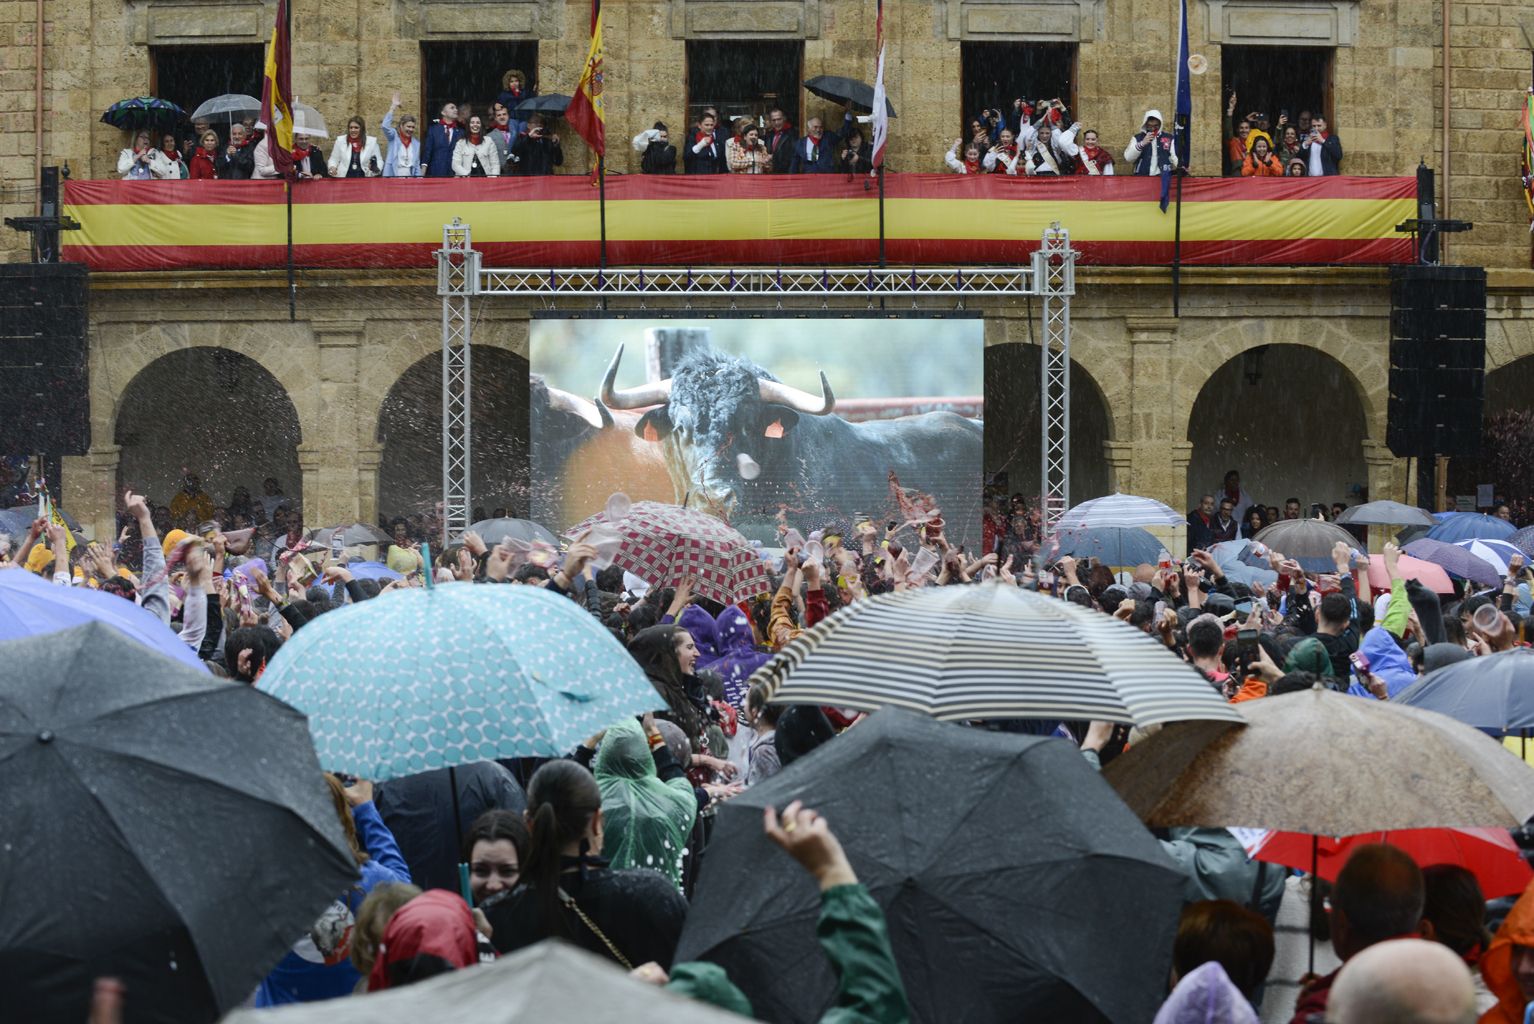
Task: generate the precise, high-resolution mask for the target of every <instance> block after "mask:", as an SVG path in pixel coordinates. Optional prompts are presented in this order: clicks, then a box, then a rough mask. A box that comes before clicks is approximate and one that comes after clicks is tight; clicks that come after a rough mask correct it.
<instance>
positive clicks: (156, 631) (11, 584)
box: [0, 569, 207, 679]
mask: <svg viewBox="0 0 1534 1024" xmlns="http://www.w3.org/2000/svg"><path fill="white" fill-rule="evenodd" d="M87 622H102V623H105V624H106V625H108V626H111V627H112V628H113V629H114V630H116V631H117V633H118V634H120V635H122V636H125V637H127V638H128V639H130V640H132V641H133V642H134V643H137V644H139V645H140V646H143V647H146V648H148V649H149V650H151V651H155V652H156V653H158V654H161V655H164V656H165V657H167V658H170V659H171V660H173V661H179V662H180V663H181V664H182V665H183V666H185V667H186V668H188V669H194V670H196V671H198V672H200V673H206V672H207V669H206V668H204V667H203V664H202V662H201V660H199V659H198V657H197V652H196V651H194V650H192V649H191V648H190V647H188V646H187V645H186V644H184V643H182V642H181V638H180V637H179V636H177V635H176V634H175V633H174V632H172V631H171V629H170V627H169V626H167V625H165V623H163V622H161V621H160V620H159V618H158V617H157V616H156V615H155V614H154V613H153V612H147V611H145V610H144V609H142V608H140V607H139V606H138V605H136V604H134V603H133V602H132V601H129V600H125V599H124V598H121V597H118V596H117V595H116V594H105V593H102V592H101V591H99V590H93V589H91V588H90V587H60V586H56V585H54V584H52V583H49V582H48V581H46V580H43V579H41V578H39V577H37V576H34V575H33V574H32V573H30V572H27V571H25V570H23V569H11V570H9V571H8V572H0V641H3V640H20V639H22V638H24V637H29V636H39V635H41V634H45V633H53V632H56V631H57V630H61V629H69V628H70V627H72V626H82V625H84V624H86V623H87ZM203 678H204V679H206V678H207V677H206V675H204V677H203Z"/></svg>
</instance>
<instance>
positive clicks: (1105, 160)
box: [1077, 146, 1113, 173]
mask: <svg viewBox="0 0 1534 1024" xmlns="http://www.w3.org/2000/svg"><path fill="white" fill-rule="evenodd" d="M1077 159H1078V160H1080V161H1081V169H1082V170H1086V168H1087V164H1089V163H1090V164H1091V165H1092V166H1094V167H1096V168H1097V170H1098V172H1099V173H1101V172H1102V171H1103V169H1104V168H1106V167H1109V166H1111V165H1112V164H1113V157H1112V156H1110V155H1109V154H1108V151H1107V150H1106V149H1104V148H1103V147H1101V146H1082V147H1081V153H1080V154H1079V155H1078V156H1077Z"/></svg>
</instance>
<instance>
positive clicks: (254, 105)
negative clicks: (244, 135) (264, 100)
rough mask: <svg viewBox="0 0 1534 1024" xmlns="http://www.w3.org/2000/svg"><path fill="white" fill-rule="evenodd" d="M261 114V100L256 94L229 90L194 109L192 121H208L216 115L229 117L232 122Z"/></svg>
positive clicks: (204, 101)
mask: <svg viewBox="0 0 1534 1024" xmlns="http://www.w3.org/2000/svg"><path fill="white" fill-rule="evenodd" d="M260 115H261V101H260V100H258V99H256V98H255V97H254V96H246V95H244V94H243V93H237V92H228V93H225V94H224V95H222V96H215V97H213V98H212V99H211V100H203V102H202V103H201V104H200V105H199V106H198V107H197V109H196V110H194V111H192V116H191V117H190V118H189V120H191V121H207V120H211V119H212V118H215V117H222V118H227V119H228V121H229V122H230V123H231V124H232V123H234V122H235V121H236V120H244V119H245V118H247V117H259V116H260Z"/></svg>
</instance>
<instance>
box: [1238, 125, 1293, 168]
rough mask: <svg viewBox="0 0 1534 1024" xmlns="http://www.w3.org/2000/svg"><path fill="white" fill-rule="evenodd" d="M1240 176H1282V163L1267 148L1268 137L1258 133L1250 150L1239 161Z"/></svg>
mask: <svg viewBox="0 0 1534 1024" xmlns="http://www.w3.org/2000/svg"><path fill="white" fill-rule="evenodd" d="M1241 176H1242V177H1243V178H1282V177H1283V176H1284V165H1283V163H1282V162H1281V161H1280V160H1279V159H1278V157H1277V156H1276V155H1274V154H1273V153H1271V152H1269V150H1268V137H1267V136H1266V135H1259V136H1257V139H1256V141H1255V142H1253V143H1252V151H1251V152H1250V153H1248V154H1247V155H1246V159H1245V160H1243V161H1242V162H1241Z"/></svg>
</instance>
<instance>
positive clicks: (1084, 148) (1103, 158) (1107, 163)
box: [1061, 128, 1113, 177]
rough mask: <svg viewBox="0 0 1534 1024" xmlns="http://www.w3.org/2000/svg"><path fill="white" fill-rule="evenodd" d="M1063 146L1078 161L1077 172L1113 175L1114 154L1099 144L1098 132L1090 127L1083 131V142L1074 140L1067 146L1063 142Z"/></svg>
mask: <svg viewBox="0 0 1534 1024" xmlns="http://www.w3.org/2000/svg"><path fill="white" fill-rule="evenodd" d="M1061 148H1062V149H1064V150H1065V151H1066V152H1068V153H1070V155H1071V156H1072V158H1074V160H1075V161H1076V173H1077V174H1097V175H1108V176H1110V177H1111V176H1112V175H1113V154H1112V153H1110V152H1108V151H1107V150H1106V149H1104V148H1103V147H1101V146H1099V145H1098V144H1097V132H1096V131H1095V130H1094V129H1091V128H1088V129H1087V130H1086V131H1084V132H1082V133H1081V144H1080V145H1076V144H1075V143H1074V141H1073V142H1072V144H1071V145H1070V147H1069V148H1067V147H1066V146H1065V145H1064V143H1063V142H1062V144H1061Z"/></svg>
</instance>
